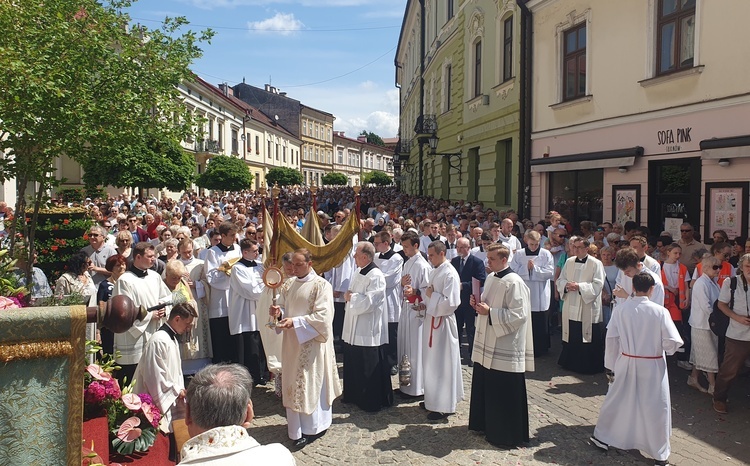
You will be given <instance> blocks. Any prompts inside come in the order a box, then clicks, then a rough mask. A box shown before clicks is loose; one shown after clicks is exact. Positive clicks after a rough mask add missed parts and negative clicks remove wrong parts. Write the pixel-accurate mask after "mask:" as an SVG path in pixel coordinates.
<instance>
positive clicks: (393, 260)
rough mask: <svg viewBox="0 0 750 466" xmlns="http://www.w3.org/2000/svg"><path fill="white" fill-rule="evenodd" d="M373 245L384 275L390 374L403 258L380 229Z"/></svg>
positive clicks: (395, 369)
mask: <svg viewBox="0 0 750 466" xmlns="http://www.w3.org/2000/svg"><path fill="white" fill-rule="evenodd" d="M373 245H374V246H375V250H376V251H377V253H378V254H376V255H375V258H374V259H373V262H374V263H375V265H376V266H377V267H378V268H379V269H380V271H381V272H383V276H384V277H385V306H386V308H387V311H388V344H387V346H386V356H387V358H388V367H389V371H390V374H391V375H396V374H398V363H399V361H398V348H397V341H398V321H399V318H400V316H401V299H402V298H401V286H400V285H399V281H400V280H401V269H402V267H403V265H404V260H403V259H402V258H401V256H400V255H399V254H396V252H395V251H394V250H393V249H391V234H390V233H388V232H387V231H381V232H379V233H378V234H376V235H375V238H374V241H373Z"/></svg>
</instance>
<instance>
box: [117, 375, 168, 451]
mask: <svg viewBox="0 0 750 466" xmlns="http://www.w3.org/2000/svg"><path fill="white" fill-rule="evenodd" d="M132 389H133V385H132V383H131V384H130V385H128V386H127V387H125V388H124V389H123V390H122V391H123V394H122V396H121V397H120V398H119V399H117V400H116V401H115V402H114V403H113V404H112V406H111V409H110V410H109V411H108V416H109V432H110V434H111V436H112V437H113V438H112V447H113V448H114V449H115V450H116V451H117V453H119V454H121V455H130V454H131V453H133V452H134V451H138V452H145V451H147V450H148V449H149V448H151V446H152V445H153V444H154V441H155V440H156V435H157V429H158V427H159V421H160V420H161V412H160V411H159V408H157V407H156V405H154V400H153V399H152V398H151V396H149V395H148V394H147V393H139V394H135V393H133V392H132Z"/></svg>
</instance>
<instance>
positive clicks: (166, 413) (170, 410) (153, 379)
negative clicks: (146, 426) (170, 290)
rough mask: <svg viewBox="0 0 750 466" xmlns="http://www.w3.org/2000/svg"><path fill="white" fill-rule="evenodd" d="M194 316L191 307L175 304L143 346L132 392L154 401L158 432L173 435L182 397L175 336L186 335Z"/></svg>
mask: <svg viewBox="0 0 750 466" xmlns="http://www.w3.org/2000/svg"><path fill="white" fill-rule="evenodd" d="M196 317H198V313H197V312H196V311H195V308H194V307H193V306H192V304H188V303H181V304H177V305H175V306H174V307H173V308H172V311H171V312H170V313H169V320H167V322H166V323H165V324H164V325H162V326H161V328H160V329H159V330H158V331H157V332H156V333H154V335H153V336H152V337H151V339H150V340H149V341H148V343H147V344H146V349H145V350H144V351H143V356H142V357H141V362H140V363H138V367H137V368H136V370H135V376H134V379H135V387H134V392H135V393H148V394H149V395H151V398H153V399H154V403H155V404H156V407H157V408H159V410H160V411H161V412H162V418H161V421H159V429H160V430H161V431H162V432H164V433H170V432H172V419H173V417H174V411H175V410H177V409H179V407H178V403H177V402H178V400H182V399H184V398H185V382H184V379H183V376H182V362H181V361H180V344H179V342H178V341H177V335H182V334H183V333H185V331H187V329H189V328H190V327H191V326H192V325H193V319H194V318H196Z"/></svg>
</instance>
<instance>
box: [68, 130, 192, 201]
mask: <svg viewBox="0 0 750 466" xmlns="http://www.w3.org/2000/svg"><path fill="white" fill-rule="evenodd" d="M81 165H82V166H83V169H84V175H83V180H84V182H85V183H86V186H96V185H102V186H116V187H118V188H119V187H124V186H137V187H139V188H167V189H169V190H170V191H184V190H186V189H188V187H190V184H191V183H192V182H193V178H194V171H195V160H194V159H193V156H192V155H190V154H189V153H187V152H186V151H185V150H184V149H183V148H182V146H180V143H179V142H178V141H175V140H173V139H169V140H165V141H158V140H156V139H154V138H150V139H149V140H147V141H144V142H141V141H135V142H134V143H132V144H129V145H127V146H121V147H119V148H117V149H115V151H114V152H109V153H108V154H100V153H99V151H98V150H96V149H94V150H91V151H89V152H87V153H85V154H84V155H83V156H82V160H81Z"/></svg>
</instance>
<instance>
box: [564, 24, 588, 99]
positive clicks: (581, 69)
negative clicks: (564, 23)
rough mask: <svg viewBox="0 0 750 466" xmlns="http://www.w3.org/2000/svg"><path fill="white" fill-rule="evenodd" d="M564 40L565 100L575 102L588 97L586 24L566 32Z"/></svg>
mask: <svg viewBox="0 0 750 466" xmlns="http://www.w3.org/2000/svg"><path fill="white" fill-rule="evenodd" d="M563 38H564V47H565V53H564V56H563V100H573V99H577V98H579V97H583V96H585V95H586V23H585V22H584V23H581V24H580V25H578V26H576V27H574V28H572V29H569V30H567V31H565V34H564V36H563Z"/></svg>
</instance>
